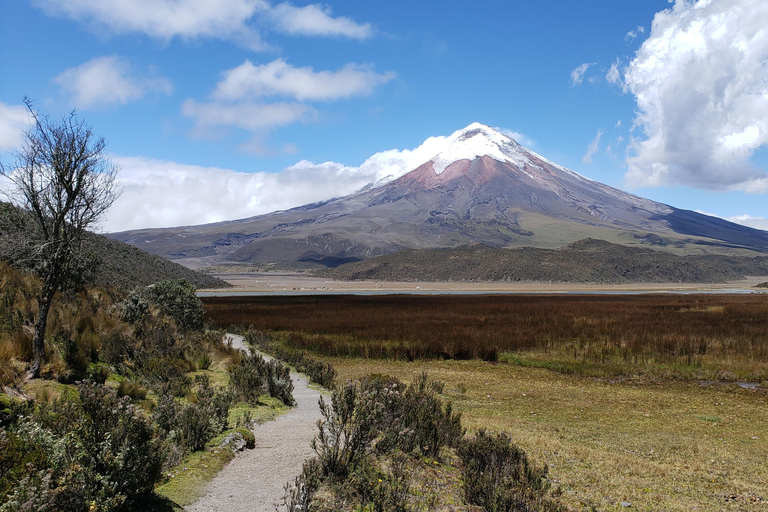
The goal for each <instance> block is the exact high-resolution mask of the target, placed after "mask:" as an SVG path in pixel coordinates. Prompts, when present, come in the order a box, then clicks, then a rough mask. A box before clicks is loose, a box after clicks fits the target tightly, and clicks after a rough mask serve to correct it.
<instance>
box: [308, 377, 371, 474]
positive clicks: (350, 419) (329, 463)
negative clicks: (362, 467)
mask: <svg viewBox="0 0 768 512" xmlns="http://www.w3.org/2000/svg"><path fill="white" fill-rule="evenodd" d="M381 413H382V406H381V404H380V403H379V402H377V401H376V400H373V399H372V396H371V395H370V394H368V393H366V392H365V391H364V390H363V388H362V386H361V385H360V383H348V384H347V385H346V386H340V387H339V388H337V389H335V390H334V391H333V394H332V395H331V404H330V405H329V404H328V403H327V402H326V401H325V400H324V399H323V397H322V396H321V397H320V414H321V416H322V419H320V420H318V422H317V428H318V430H319V432H318V434H317V436H315V438H314V439H313V440H312V449H313V450H314V451H315V453H317V456H318V459H319V460H320V468H321V470H322V474H323V476H326V477H330V478H331V479H343V478H346V477H347V475H348V474H349V472H350V471H354V470H355V469H356V467H357V466H358V465H359V464H360V463H361V462H362V461H363V460H364V459H365V457H366V456H367V455H368V453H369V452H370V451H371V443H372V442H373V440H374V439H375V438H376V436H377V435H378V427H379V420H380V417H381Z"/></svg>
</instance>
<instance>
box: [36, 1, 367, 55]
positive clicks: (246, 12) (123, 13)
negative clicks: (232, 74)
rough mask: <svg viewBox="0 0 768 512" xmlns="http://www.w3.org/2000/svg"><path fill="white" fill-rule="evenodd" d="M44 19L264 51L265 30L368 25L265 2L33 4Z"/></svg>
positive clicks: (355, 33)
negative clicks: (228, 43)
mask: <svg viewBox="0 0 768 512" xmlns="http://www.w3.org/2000/svg"><path fill="white" fill-rule="evenodd" d="M34 3H35V4H37V5H38V6H39V7H41V8H42V9H43V10H44V11H46V12H47V13H49V14H52V15H56V16H64V17H67V18H71V19H74V20H77V21H80V22H82V23H85V24H88V25H90V26H92V27H93V28H95V29H96V30H99V31H101V32H104V33H106V34H113V33H116V34H127V33H134V32H138V33H143V34H146V35H148V36H150V37H154V38H158V39H164V40H166V41H168V40H170V39H172V38H174V37H180V38H182V39H194V38H199V37H207V38H214V39H222V40H228V41H234V42H236V43H238V44H241V45H243V46H245V47H247V48H250V49H252V50H265V49H268V48H269V46H268V45H267V44H266V43H264V42H263V40H262V36H261V34H260V33H259V32H258V31H257V30H256V29H255V28H254V27H255V26H256V25H260V26H266V27H267V28H271V29H274V30H279V31H281V32H285V33H288V34H291V35H302V36H337V37H351V38H354V39H365V38H367V37H369V36H370V35H371V34H372V30H371V27H370V25H368V24H358V23H356V22H354V21H352V20H351V19H349V18H346V17H336V18H334V17H332V16H331V15H330V9H329V8H326V7H322V6H320V5H308V6H306V7H294V6H292V5H290V4H287V3H282V4H279V5H277V6H274V7H273V6H272V5H271V4H269V3H268V2H266V1H265V0H217V1H215V2H212V1H210V0H120V1H113V2H106V1H104V0H34Z"/></svg>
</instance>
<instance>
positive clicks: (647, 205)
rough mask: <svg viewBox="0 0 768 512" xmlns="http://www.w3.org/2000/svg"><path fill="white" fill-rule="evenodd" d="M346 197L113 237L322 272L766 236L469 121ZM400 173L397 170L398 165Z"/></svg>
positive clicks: (738, 242) (754, 245) (204, 260)
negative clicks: (428, 255)
mask: <svg viewBox="0 0 768 512" xmlns="http://www.w3.org/2000/svg"><path fill="white" fill-rule="evenodd" d="M410 153H411V157H412V158H411V161H412V162H418V163H417V164H415V165H416V167H415V168H412V169H408V170H403V166H402V165H394V166H392V168H390V169H388V170H386V171H385V172H384V173H383V174H380V175H379V176H378V178H377V181H376V183H375V184H373V185H372V186H370V187H369V188H367V189H365V190H363V191H361V192H358V193H356V194H352V195H349V196H345V197H341V198H337V199H333V200H330V201H325V202H322V203H315V204H310V205H306V206H301V207H298V208H293V209H291V210H287V211H281V212H275V213H270V214H266V215H260V216H257V217H252V218H249V219H242V220H238V221H231V222H220V223H217V224H208V225H203V226H192V227H184V228H169V229H153V230H138V231H129V232H124V233H118V234H116V235H114V236H115V237H116V238H118V239H119V240H123V241H127V242H129V243H133V244H136V245H140V247H141V248H143V249H145V250H149V251H150V252H154V253H157V254H160V255H163V256H166V257H168V258H170V259H174V260H178V261H179V262H181V263H186V264H188V265H190V266H195V265H199V264H215V263H219V262H224V261H230V262H233V261H234V262H251V263H282V264H288V265H295V264H297V263H298V264H305V265H306V264H309V265H311V264H319V265H327V266H333V265H337V264H340V263H344V262H346V261H354V260H360V259H364V258H367V257H370V256H375V255H379V254H386V253H391V252H395V251H398V250H400V249H406V248H411V249H425V248H451V247H457V246H460V245H465V244H470V243H483V244H486V245H490V246H494V247H519V246H536V247H546V248H552V247H561V246H563V245H566V244H569V243H572V242H575V241H578V240H581V239H584V238H587V237H591V238H597V239H603V240H607V241H610V242H614V243H617V242H618V243H624V244H641V243H646V244H648V243H650V244H654V245H656V246H659V247H665V248H670V249H674V250H677V251H687V250H692V251H695V252H710V251H714V252H717V251H723V250H726V251H730V250H734V249H737V250H745V249H746V250H757V251H766V252H768V233H766V232H765V231H760V230H755V229H752V228H747V227H745V226H741V225H737V224H733V223H730V222H727V221H724V220H721V219H717V218H714V217H708V216H705V215H701V214H698V213H695V212H690V211H686V210H679V209H676V208H674V207H671V206H668V205H665V204H661V203H657V202H655V201H651V200H649V199H645V198H642V197H639V196H636V195H633V194H629V193H627V192H623V191H621V190H618V189H615V188H613V187H609V186H607V185H604V184H602V183H598V182H595V181H592V180H590V179H588V178H585V177H584V176H582V175H580V174H578V173H576V172H573V171H571V170H569V169H566V168H565V167H562V166H560V165H557V164H555V163H553V162H550V161H549V160H547V159H546V158H544V157H542V156H540V155H538V154H536V153H534V152H533V151H531V150H529V149H526V148H525V147H523V146H521V145H520V144H518V142H517V141H515V140H514V139H512V138H510V137H508V136H506V135H504V134H502V133H500V132H499V131H498V130H494V129H493V128H490V127H488V126H486V125H483V124H480V123H473V124H471V125H469V126H467V127H466V128H464V129H461V130H458V131H456V132H454V133H453V134H451V135H450V136H447V137H431V138H429V139H427V140H426V141H425V142H424V143H423V144H422V145H421V146H419V147H418V148H417V149H415V150H413V151H412V152H410ZM401 164H402V162H401Z"/></svg>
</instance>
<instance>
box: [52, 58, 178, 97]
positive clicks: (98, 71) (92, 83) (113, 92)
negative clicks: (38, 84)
mask: <svg viewBox="0 0 768 512" xmlns="http://www.w3.org/2000/svg"><path fill="white" fill-rule="evenodd" d="M54 82H56V83H57V84H58V85H59V86H61V87H62V89H64V90H65V91H66V92H67V93H68V94H70V95H71V96H72V100H73V102H74V104H75V105H76V106H77V107H79V108H85V109H87V108H93V107H103V106H107V105H111V104H115V103H118V104H125V103H128V102H129V101H134V100H138V99H140V98H143V97H144V96H145V95H146V94H147V93H150V92H161V93H164V94H171V93H172V92H173V85H172V84H171V82H170V81H169V80H168V79H166V78H162V77H157V76H151V74H150V75H149V76H138V75H135V74H133V73H132V71H131V66H130V64H129V63H128V61H126V60H124V59H121V58H120V57H117V56H114V55H113V56H110V57H98V58H95V59H91V60H89V61H88V62H86V63H84V64H81V65H79V66H76V67H73V68H68V69H66V70H64V71H63V72H62V73H61V74H60V75H59V76H57V77H56V78H54Z"/></svg>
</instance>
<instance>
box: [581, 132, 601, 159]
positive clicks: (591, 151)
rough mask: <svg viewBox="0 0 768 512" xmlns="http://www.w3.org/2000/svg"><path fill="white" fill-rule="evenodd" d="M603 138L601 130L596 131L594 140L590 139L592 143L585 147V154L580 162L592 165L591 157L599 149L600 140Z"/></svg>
mask: <svg viewBox="0 0 768 512" xmlns="http://www.w3.org/2000/svg"><path fill="white" fill-rule="evenodd" d="M602 136H603V130H602V129H600V130H597V135H595V138H594V139H592V142H590V143H589V147H587V153H586V154H585V155H584V156H583V157H581V161H582V162H584V163H585V164H591V163H592V155H594V154H595V153H596V152H597V150H598V148H599V147H600V138H601V137H602Z"/></svg>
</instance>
